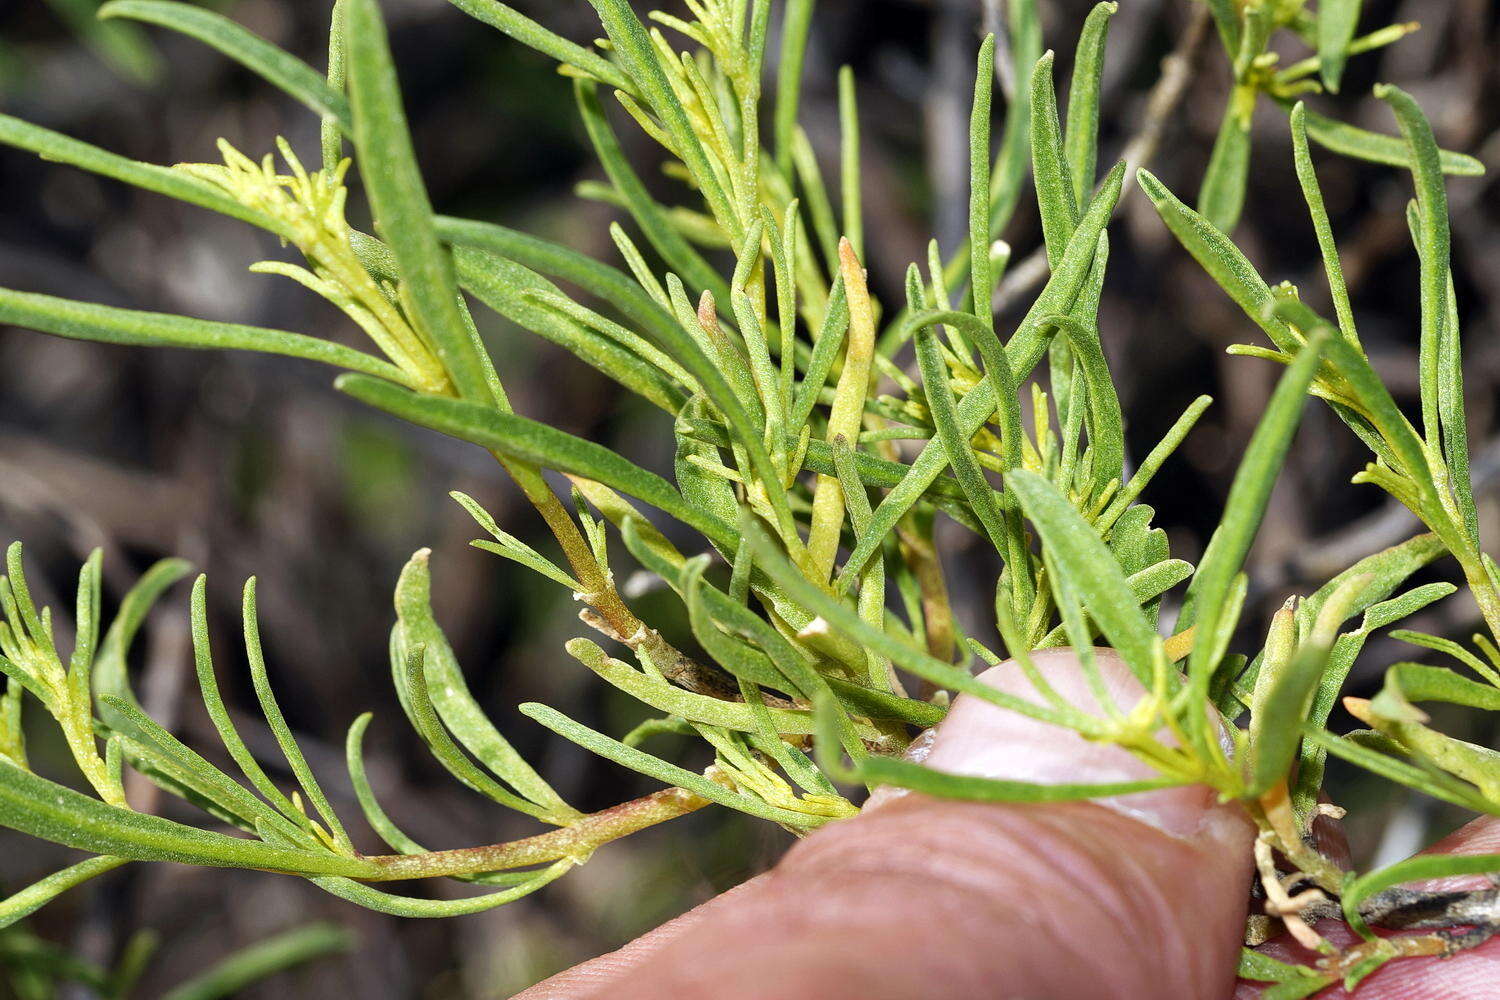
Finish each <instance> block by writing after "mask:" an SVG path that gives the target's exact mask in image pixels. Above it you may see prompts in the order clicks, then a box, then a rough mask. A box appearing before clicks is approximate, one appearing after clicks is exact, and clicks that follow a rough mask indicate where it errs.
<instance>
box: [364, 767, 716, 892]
mask: <svg viewBox="0 0 1500 1000" xmlns="http://www.w3.org/2000/svg"><path fill="white" fill-rule="evenodd" d="M706 805H708V800H707V799H704V798H700V797H699V796H697V795H694V794H693V793H692V792H689V791H686V790H684V789H681V788H665V789H662V790H661V791H659V792H655V793H653V794H651V795H647V796H645V797H644V798H639V799H634V800H632V801H630V802H625V803H621V804H620V805H617V806H613V807H611V808H609V809H605V810H603V811H602V812H596V813H593V814H591V815H589V816H586V817H584V818H583V819H581V820H579V821H578V822H577V823H574V824H573V825H572V826H567V827H563V828H562V829H560V830H553V831H551V832H549V833H543V834H539V835H537V836H535V837H527V838H526V839H524V840H513V841H509V842H507V843H504V844H490V845H488V846H485V847H465V848H459V849H458V850H452V851H430V852H428V853H426V854H408V855H399V854H398V855H385V856H381V857H371V858H365V859H364V860H365V861H367V862H370V863H371V864H374V865H376V866H378V868H379V874H377V875H373V876H369V877H368V878H367V879H366V880H368V881H375V882H380V881H396V880H400V879H411V878H432V877H435V876H440V875H477V874H480V873H482V872H494V871H505V870H507V869H512V868H521V867H525V866H527V865H536V864H542V863H545V862H548V861H557V860H559V859H561V858H575V859H577V860H578V861H583V860H585V859H587V858H588V856H589V855H590V854H592V853H593V852H594V851H595V850H597V849H598V848H599V847H601V846H603V845H604V844H607V843H609V842H610V841H612V840H619V839H620V838H622V837H627V836H629V835H630V834H632V833H637V832H639V831H641V830H644V829H646V828H647V827H650V826H655V825H656V824H658V823H665V822H666V821H667V820H671V819H676V818H677V817H679V816H685V815H687V814H688V813H690V812H695V811H696V810H698V809H701V808H703V807H704V806H706Z"/></svg>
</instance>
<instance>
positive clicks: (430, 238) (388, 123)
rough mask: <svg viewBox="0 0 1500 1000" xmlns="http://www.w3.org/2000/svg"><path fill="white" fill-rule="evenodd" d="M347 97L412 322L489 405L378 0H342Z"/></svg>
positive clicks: (462, 383)
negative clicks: (345, 16) (409, 126)
mask: <svg viewBox="0 0 1500 1000" xmlns="http://www.w3.org/2000/svg"><path fill="white" fill-rule="evenodd" d="M348 2H349V7H348V31H347V41H348V49H349V54H348V59H349V97H350V102H351V104H352V106H353V109H354V145H355V148H356V150H357V151H358V152H359V154H360V162H361V163H364V164H367V165H369V166H370V169H369V170H367V171H366V172H365V173H364V174H363V177H364V181H365V190H366V192H367V194H368V195H369V198H370V205H371V207H372V208H373V209H374V214H375V223H376V226H377V227H378V228H379V230H380V234H381V236H382V237H384V239H385V240H386V242H387V245H388V246H389V247H390V249H391V253H392V254H393V255H394V257H395V260H396V268H397V271H398V273H399V274H400V277H401V282H402V285H403V287H404V289H405V290H406V291H407V292H409V294H410V297H411V300H412V303H413V305H414V307H415V308H414V312H415V314H416V315H415V317H414V318H415V319H416V320H417V322H418V323H419V325H420V326H421V328H422V330H423V332H424V333H425V334H426V335H427V337H428V339H429V340H430V342H431V343H432V344H433V346H434V347H436V349H437V353H438V356H439V358H441V360H442V362H443V365H444V367H445V368H446V369H447V372H448V376H449V377H450V378H451V379H452V380H453V383H454V387H455V388H456V389H457V390H458V392H459V394H460V395H462V396H463V397H464V398H467V399H491V398H493V397H492V391H491V389H490V386H489V383H488V381H487V380H486V378H485V369H484V364H483V362H482V361H481V359H480V355H479V351H478V349H477V348H476V346H475V343H474V340H473V338H472V337H471V336H470V334H469V332H468V327H467V325H466V324H465V322H464V317H463V315H462V314H461V313H460V311H459V304H458V286H457V284H456V283H455V282H454V278H453V266H452V262H451V260H450V258H449V256H448V254H447V252H446V251H444V249H443V247H442V244H441V243H439V242H438V238H437V233H436V231H435V230H434V228H433V224H432V205H431V203H430V202H429V201H428V199H427V188H426V187H425V186H424V185H423V183H422V174H421V172H420V170H419V169H418V167H417V160H416V153H415V151H414V150H413V149H412V144H411V135H410V133H409V132H408V131H407V127H406V113H405V112H404V111H403V110H402V107H401V91H400V89H399V86H398V84H397V82H396V70H395V67H394V65H393V64H392V62H391V50H390V46H389V44H388V42H387V39H386V31H385V22H384V21H383V20H382V19H381V16H380V8H379V5H378V0H348Z"/></svg>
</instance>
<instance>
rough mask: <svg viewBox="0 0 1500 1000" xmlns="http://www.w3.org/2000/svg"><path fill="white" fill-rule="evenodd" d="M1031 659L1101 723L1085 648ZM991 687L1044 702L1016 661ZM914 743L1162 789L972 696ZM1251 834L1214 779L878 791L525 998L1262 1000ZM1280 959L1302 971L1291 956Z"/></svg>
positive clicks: (1462, 983)
mask: <svg viewBox="0 0 1500 1000" xmlns="http://www.w3.org/2000/svg"><path fill="white" fill-rule="evenodd" d="M1034 659H1035V660H1036V662H1037V665H1038V667H1039V668H1040V669H1041V670H1042V672H1043V673H1044V674H1046V676H1047V677H1048V679H1049V681H1050V682H1051V683H1052V684H1053V685H1054V687H1055V688H1057V689H1058V691H1059V692H1060V693H1062V694H1063V695H1064V697H1066V698H1068V699H1069V700H1070V701H1072V702H1073V703H1074V704H1076V705H1078V706H1079V707H1082V708H1084V709H1085V710H1090V711H1094V710H1097V707H1096V705H1095V703H1094V700H1093V698H1092V697H1091V696H1090V695H1089V694H1088V690H1087V687H1086V686H1085V684H1084V682H1083V680H1082V677H1081V675H1080V672H1079V668H1078V663H1077V660H1076V658H1075V656H1074V654H1072V653H1071V652H1069V651H1066V650H1057V651H1050V652H1046V653H1042V654H1037V655H1036V656H1035V657H1034ZM1097 662H1098V664H1099V667H1100V669H1101V671H1102V672H1103V674H1104V676H1105V678H1106V681H1107V686H1108V688H1109V690H1110V693H1111V695H1112V696H1113V697H1114V698H1115V701H1116V703H1117V704H1118V705H1119V706H1120V707H1121V708H1122V709H1126V710H1128V709H1129V707H1130V706H1131V705H1132V704H1134V702H1135V701H1136V700H1137V699H1138V698H1139V697H1140V696H1141V693H1142V691H1141V688H1140V685H1139V683H1138V682H1137V681H1136V679H1135V677H1134V675H1132V674H1131V673H1130V671H1129V669H1128V668H1127V667H1126V666H1125V665H1124V663H1123V662H1121V661H1120V660H1119V658H1118V657H1117V656H1115V655H1114V654H1113V653H1112V652H1109V651H1107V650H1100V651H1098V653H1097ZM981 679H982V680H983V681H984V682H985V683H987V684H991V685H993V686H995V687H997V688H1000V689H1003V690H1007V691H1010V692H1012V693H1014V694H1017V695H1020V696H1023V697H1033V696H1034V692H1032V691H1031V689H1030V685H1029V683H1028V682H1027V681H1026V680H1025V679H1024V678H1023V677H1022V676H1021V674H1020V672H1019V670H1018V669H1016V668H1015V667H1014V665H1013V664H1011V663H1008V662H1007V663H1003V664H1001V665H999V666H997V667H994V668H992V669H991V670H989V671H986V672H985V673H984V674H982V675H981ZM915 746H917V747H918V748H919V749H918V751H917V755H919V756H920V757H922V758H923V759H924V760H925V762H926V763H927V764H928V766H931V767H934V768H937V769H939V770H944V771H951V772H955V773H964V774H975V775H982V776H987V777H995V778H1022V779H1025V780H1029V781H1039V782H1063V781H1068V782H1110V781H1128V780H1131V779H1135V778H1141V777H1149V776H1151V773H1150V771H1149V770H1148V769H1147V767H1146V766H1145V765H1144V764H1142V763H1141V762H1139V761H1138V760H1136V759H1135V758H1134V757H1132V756H1131V755H1130V754H1129V753H1127V752H1125V751H1123V750H1120V749H1119V748H1117V747H1113V746H1109V745H1101V744H1093V743H1089V742H1087V741H1086V740H1083V739H1082V738H1081V737H1079V736H1077V735H1076V734H1075V733H1073V732H1071V731H1067V730H1062V729H1058V728H1056V727H1053V726H1048V725H1045V724H1042V723H1037V722H1033V721H1031V720H1029V719H1026V718H1024V717H1022V716H1018V715H1016V714H1014V713H1011V712H1006V711H1004V710H1002V709H1000V708H997V707H995V706H993V705H991V704H989V703H988V702H984V701H981V700H979V699H975V698H971V697H968V696H960V697H959V698H958V699H956V700H955V702H954V705H953V709H952V711H951V712H950V713H949V715H948V717H947V719H945V720H944V722H943V723H942V725H941V726H939V727H938V728H937V730H936V731H935V733H934V734H932V736H931V738H930V739H928V740H919V741H918V743H917V744H915ZM1253 837H1254V828H1253V826H1252V824H1251V823H1250V821H1249V820H1248V818H1247V817H1246V816H1245V815H1244V814H1243V813H1242V811H1241V810H1240V809H1239V807H1238V806H1236V805H1234V804H1232V803H1230V804H1223V803H1219V802H1217V801H1216V800H1215V796H1214V795H1213V794H1212V793H1211V792H1210V791H1209V790H1208V789H1206V788H1202V787H1190V788H1176V789H1167V790H1163V791H1158V792H1151V793H1144V794H1137V795H1131V796H1124V797H1121V798H1117V799H1109V800H1101V801H1098V802H1078V803H1062V804H1048V805H1014V806H1013V805H994V804H980V803H968V802H952V801H942V800H938V799H932V798H928V797H925V796H921V795H916V794H909V793H900V792H891V791H887V790H881V791H878V792H877V793H876V795H875V796H874V797H872V800H871V802H870V803H869V804H868V805H867V806H866V808H865V809H864V810H863V812H862V813H861V814H860V815H859V816H858V817H856V818H854V819H850V820H847V821H844V822H840V823H835V824H832V825H830V826H828V827H825V828H823V829H822V830H819V831H818V832H816V833H814V834H812V835H811V836H809V837H807V838H805V839H803V840H802V841H800V842H799V843H797V844H796V845H795V846H794V847H793V848H792V849H791V850H790V851H789V852H787V854H786V856H785V857H784V858H783V859H782V860H781V862H780V863H779V864H777V865H776V867H774V868H773V869H772V870H771V871H769V872H767V873H766V874H764V875H761V876H759V877H758V878H755V879H752V880H751V881H749V882H747V883H746V884H745V885H742V886H740V887H739V888H737V889H734V890H731V891H730V892H728V893H725V894H724V895H722V896H719V897H717V898H715V899H713V900H710V901H709V902H708V903H705V904H704V905H702V906H700V907H698V908H697V909H695V910H692V911H691V912H689V913H687V914H685V915H684V916H682V917H679V918H678V919H676V920H674V921H672V922H670V923H668V924H666V925H664V926H663V927H660V928H658V929H657V930H655V931H653V932H651V933H649V934H647V935H645V936H644V937H642V938H640V939H638V940H636V941H634V942H632V943H630V944H628V945H626V946H625V947H624V948H622V949H620V950H619V951H616V952H613V953H611V954H608V955H605V956H603V957H601V958H597V959H594V960H593V961H590V962H586V963H584V964H582V965H580V966H577V967H575V968H573V969H570V970H568V971H567V972H564V973H561V974H560V975H557V976H554V977H553V978H551V979H548V980H547V981H545V982H543V983H541V984H539V985H537V986H535V987H533V988H532V989H530V990H527V991H525V992H524V993H522V994H520V996H519V997H518V998H517V1000H596V998H597V1000H603V998H608V1000H646V998H653V1000H654V998H663V997H665V998H671V1000H699V998H701V1000H751V998H756V1000H762V998H776V1000H840V998H846V997H847V998H850V1000H856V998H857V1000H917V998H921V1000H946V998H954V1000H958V998H980V997H983V998H1016V1000H1020V998H1025V1000H1051V998H1057V1000H1076V998H1101V1000H1102V998H1111V1000H1115V998H1118V1000H1163V998H1173V1000H1198V998H1203V1000H1226V998H1230V997H1234V998H1235V1000H1250V998H1253V997H1255V996H1256V995H1258V993H1259V992H1260V990H1259V988H1258V987H1256V986H1254V985H1252V984H1248V983H1241V984H1239V985H1238V986H1237V985H1236V983H1235V976H1234V970H1235V965H1236V961H1237V957H1238V953H1239V942H1240V939H1241V935H1242V933H1243V928H1244V921H1245V915H1246V907H1247V900H1248V898H1249V896H1248V889H1249V884H1250V878H1251V862H1250V859H1251V851H1250V846H1251V842H1252V839H1253ZM1435 849H1440V850H1450V851H1452V850H1461V851H1465V852H1476V851H1486V850H1500V826H1496V825H1491V824H1484V825H1475V826H1473V827H1471V828H1469V829H1468V830H1466V831H1464V832H1463V833H1461V834H1460V835H1458V837H1457V839H1453V840H1452V841H1451V842H1447V843H1444V844H1440V845H1437V846H1436V847H1435ZM1319 929H1320V930H1321V931H1323V932H1324V933H1326V934H1328V935H1329V936H1330V937H1331V938H1332V939H1334V940H1336V941H1338V940H1347V939H1348V937H1349V936H1351V935H1350V932H1349V931H1348V930H1347V928H1342V927H1338V926H1328V927H1320V928H1319ZM1267 949H1268V950H1269V951H1271V952H1272V953H1273V954H1277V955H1278V956H1280V957H1298V958H1303V959H1305V958H1306V956H1305V955H1297V954H1296V953H1295V952H1294V951H1293V950H1292V949H1291V948H1290V947H1289V946H1288V945H1287V944H1285V943H1284V942H1272V944H1270V945H1268V946H1267ZM1497 962H1500V944H1496V945H1495V947H1488V946H1487V947H1483V948H1478V949H1475V950H1474V951H1472V952H1468V953H1465V954H1463V955H1459V956H1457V957H1454V958H1451V959H1445V960H1410V961H1401V962H1394V963H1392V964H1391V965H1389V966H1388V967H1387V968H1386V969H1383V970H1381V971H1380V972H1377V973H1376V974H1375V975H1374V976H1372V977H1370V979H1368V980H1367V981H1366V984H1365V986H1364V987H1363V988H1362V989H1361V990H1360V991H1359V994H1358V995H1359V997H1360V1000H1392V998H1395V997H1401V998H1404V1000H1448V998H1458V997H1463V998H1465V1000H1492V998H1493V1000H1500V976H1497V975H1496V974H1495V973H1496V972H1500V964H1497ZM1326 995H1328V996H1339V995H1342V994H1340V993H1337V992H1329V993H1327V994H1326Z"/></svg>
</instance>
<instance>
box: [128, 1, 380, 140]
mask: <svg viewBox="0 0 1500 1000" xmlns="http://www.w3.org/2000/svg"><path fill="white" fill-rule="evenodd" d="M99 17H101V18H112V17H120V18H129V19H131V20H135V21H144V22H146V23H148V24H156V25H160V26H161V27H163V28H170V29H171V30H173V31H180V32H181V33H183V34H184V35H188V36H190V37H192V38H196V39H197V40H198V41H200V42H202V43H204V44H205V45H208V46H211V47H212V48H215V49H218V50H219V51H220V52H222V53H224V55H226V56H228V57H229V58H231V59H233V60H234V61H235V62H237V63H239V64H240V65H242V66H244V67H245V68H246V69H248V70H250V71H251V72H253V73H255V74H256V75H257V76H260V77H262V78H263V79H265V80H266V81H267V82H268V83H270V84H272V85H273V86H276V87H279V88H280V89H281V90H283V91H285V92H286V93H287V94H289V95H291V96H292V97H294V98H296V99H297V100H298V101H300V102H301V103H302V104H304V105H306V106H307V107H308V108H310V109H312V110H313V111H315V112H317V113H318V114H319V115H322V116H323V117H325V118H331V119H332V120H333V121H335V122H337V123H338V126H339V128H340V129H341V130H342V131H343V132H344V134H345V135H350V134H352V133H353V127H354V126H353V119H352V118H351V116H350V114H349V101H348V99H347V98H345V97H344V95H343V94H341V93H339V92H338V91H336V90H334V89H333V88H332V87H331V86H329V85H328V81H327V80H326V79H325V78H324V77H323V74H321V73H319V72H318V71H317V70H315V69H313V68H312V67H311V66H309V65H308V64H307V63H305V62H303V61H302V60H301V59H298V58H297V57H296V56H294V55H292V54H291V53H289V52H287V51H285V50H284V49H281V48H278V47H277V46H275V45H273V44H271V43H270V42H268V41H266V40H265V39H264V38H261V37H260V36H259V35H257V34H255V33H254V32H252V31H251V30H249V29H248V28H246V27H244V26H243V25H240V24H237V23H235V22H234V21H231V20H230V19H229V18H227V17H225V16H224V15H223V14H219V13H217V12H215V11H212V10H205V9H204V8H202V7H198V6H195V5H193V4H189V3H179V2H177V0H110V2H109V3H106V4H104V5H103V6H101V7H100V8H99Z"/></svg>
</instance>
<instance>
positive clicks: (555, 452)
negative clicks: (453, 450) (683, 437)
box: [335, 376, 734, 550]
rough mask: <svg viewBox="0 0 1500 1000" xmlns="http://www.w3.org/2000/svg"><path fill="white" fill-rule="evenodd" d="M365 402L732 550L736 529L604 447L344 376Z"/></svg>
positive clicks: (485, 410)
mask: <svg viewBox="0 0 1500 1000" xmlns="http://www.w3.org/2000/svg"><path fill="white" fill-rule="evenodd" d="M335 384H336V386H337V388H338V389H339V390H340V391H341V392H346V393H348V394H349V395H351V396H353V397H354V398H356V399H358V400H360V401H361V402H364V403H368V404H369V405H371V406H374V407H376V408H377V409H381V410H385V411H386V412H387V413H391V414H394V415H395V416H398V417H401V418H402V419H403V420H408V421H410V422H412V423H414V424H418V425H420V426H422V427H428V428H431V429H432V430H435V431H440V432H442V433H444V434H448V435H450V436H452V437H456V438H459V439H461V440H464V441H469V442H471V443H473V444H477V445H480V446H482V447H484V448H493V449H494V450H496V451H498V452H500V453H502V454H505V455H510V456H512V457H514V458H517V459H520V460H521V461H525V462H530V463H533V464H535V465H540V466H542V467H544V468H548V469H553V470H555V471H557V472H564V473H567V474H569V475H575V476H584V477H586V478H588V479H594V480H597V481H598V482H601V483H603V484H604V485H606V486H608V487H610V488H611V489H616V490H619V491H620V492H621V493H625V494H627V495H629V496H633V497H635V498H636V499H637V500H641V501H643V502H645V503H648V504H650V505H652V506H653V507H656V508H657V509H658V510H661V511H663V512H664V513H667V514H670V515H671V516H673V517H675V518H677V519H678V520H679V521H681V522H683V523H684V524H686V525H688V526H690V527H692V528H695V529H697V530H698V531H700V532H702V533H703V534H704V535H705V536H707V537H708V538H709V540H710V541H713V542H714V543H715V544H716V545H720V544H722V545H726V546H728V547H729V548H730V550H732V549H733V547H734V546H733V543H732V541H731V539H732V538H733V529H731V528H730V526H729V525H727V524H725V523H724V522H722V521H720V520H719V519H718V518H716V517H714V516H713V515H712V514H710V513H708V512H707V511H703V510H700V509H698V508H696V507H694V506H693V505H691V504H689V503H687V502H686V501H685V500H684V499H683V498H682V494H680V493H678V492H677V490H676V489H675V488H674V487H673V486H672V484H671V483H669V482H667V481H666V480H665V479H662V478H661V477H660V476H658V475H656V474H655V473H651V472H647V471H646V470H645V469H642V468H641V467H640V466H638V465H635V464H633V463H632V462H630V461H628V460H626V459H624V458H621V457H620V456H619V455H617V454H615V453H614V452H612V451H610V450H609V449H608V448H605V447H604V446H603V445H600V444H595V443H594V442H592V441H586V440H584V439H583V438H579V437H575V436H573V435H572V434H569V433H567V432H566V431H560V430H557V429H556V428H554V427H549V426H547V425H546V424H541V423H538V422H536V421H534V420H528V419H527V418H525V417H522V416H518V415H516V414H513V413H500V412H497V411H496V410H493V409H491V408H489V407H485V406H480V405H478V404H474V403H466V402H462V401H460V400H455V399H439V398H436V397H432V396H421V395H418V394H416V393H412V392H407V391H406V390H404V389H400V388H398V387H396V386H393V385H391V384H390V383H388V382H381V381H379V380H377V379H372V378H368V377H365V376H341V377H340V378H339V380H338V382H337V383H335Z"/></svg>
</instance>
